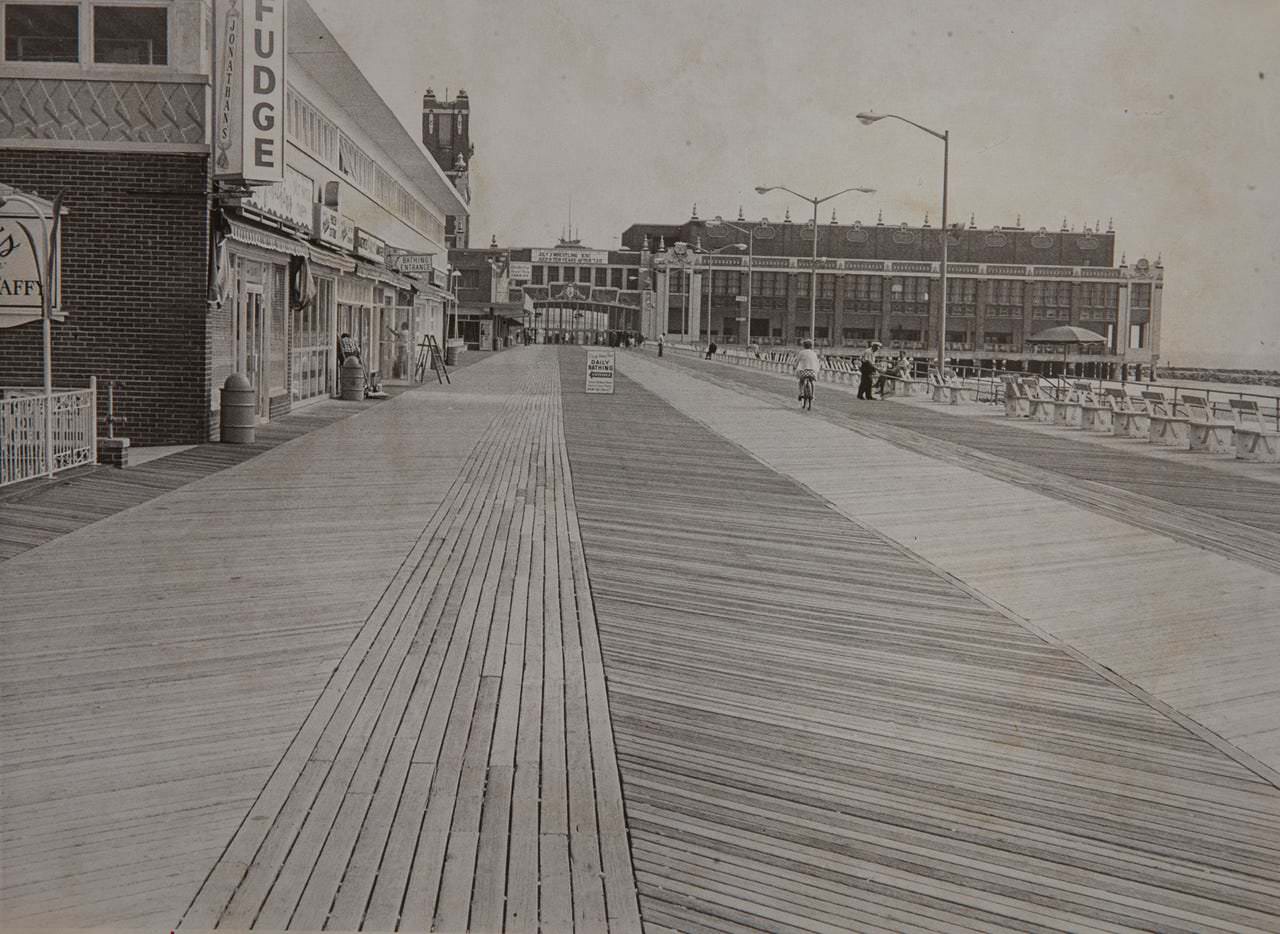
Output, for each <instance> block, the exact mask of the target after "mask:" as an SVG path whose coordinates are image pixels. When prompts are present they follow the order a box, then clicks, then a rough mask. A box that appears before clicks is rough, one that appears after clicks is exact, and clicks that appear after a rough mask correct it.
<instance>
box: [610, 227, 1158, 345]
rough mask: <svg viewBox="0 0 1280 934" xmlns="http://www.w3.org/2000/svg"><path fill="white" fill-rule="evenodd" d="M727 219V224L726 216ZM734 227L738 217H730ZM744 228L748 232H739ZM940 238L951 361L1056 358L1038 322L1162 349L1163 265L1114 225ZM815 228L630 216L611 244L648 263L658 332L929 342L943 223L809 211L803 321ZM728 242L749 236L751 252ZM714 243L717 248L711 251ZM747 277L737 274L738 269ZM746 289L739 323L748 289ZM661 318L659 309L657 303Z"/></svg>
mask: <svg viewBox="0 0 1280 934" xmlns="http://www.w3.org/2000/svg"><path fill="white" fill-rule="evenodd" d="M731 225H732V226H731ZM735 227H736V228H742V230H739V229H735ZM744 231H745V232H744ZM949 236H950V239H949V241H948V257H947V258H948V262H947V275H948V283H947V290H948V292H949V301H948V302H947V334H946V341H947V353H948V355H949V356H951V357H953V358H954V359H957V360H960V361H975V362H976V361H983V362H989V363H996V362H1000V361H1003V362H1004V363H1006V364H1019V365H1025V364H1029V363H1031V362H1033V361H1043V362H1053V361H1058V362H1060V361H1062V359H1063V356H1062V350H1061V348H1060V347H1048V346H1037V345H1035V344H1034V342H1032V341H1031V340H1030V338H1031V337H1033V336H1034V335H1035V334H1037V333H1040V332H1041V331H1044V330H1047V329H1048V328H1050V327H1053V326H1055V325H1064V324H1073V325H1078V326H1081V327H1084V328H1087V329H1089V330H1091V331H1095V332H1097V333H1099V334H1102V335H1103V336H1104V337H1106V338H1107V344H1106V349H1105V351H1103V352H1102V353H1100V354H1099V353H1092V352H1091V353H1089V354H1080V355H1072V356H1071V357H1070V359H1071V360H1073V361H1078V360H1080V359H1088V360H1090V361H1093V362H1097V363H1103V364H1106V365H1108V366H1111V367H1118V365H1119V364H1128V365H1130V366H1133V367H1137V366H1142V367H1144V368H1150V367H1152V366H1154V365H1155V364H1156V363H1157V362H1158V359H1159V346H1160V308H1161V296H1162V289H1163V276H1164V270H1163V266H1162V264H1161V263H1160V261H1159V260H1158V259H1157V260H1156V261H1155V262H1151V261H1149V260H1146V259H1139V260H1137V261H1136V262H1134V263H1133V264H1129V263H1128V262H1126V260H1125V258H1124V257H1123V255H1122V256H1121V259H1120V261H1119V263H1117V262H1116V258H1115V254H1116V250H1115V233H1114V230H1112V229H1108V230H1106V231H1102V230H1099V229H1096V225H1095V227H1086V228H1084V229H1082V230H1078V231H1077V230H1071V229H1068V228H1067V227H1066V225H1065V224H1064V225H1063V228H1062V229H1060V230H1056V231H1049V230H1046V229H1044V228H1041V229H1039V230H1027V229H1025V228H1023V227H1022V226H1021V223H1019V224H1017V225H1015V226H1012V227H993V228H990V229H979V228H978V227H977V226H976V225H975V224H974V223H973V222H972V219H971V221H970V224H969V226H968V227H967V228H953V229H952V230H951V231H950V234H949ZM813 237H814V228H813V224H812V223H811V222H808V223H793V222H792V221H791V220H790V218H789V217H788V218H787V219H785V220H783V221H782V222H781V223H779V222H772V223H771V222H769V221H768V220H767V219H764V220H756V221H749V220H746V219H744V218H743V217H742V216H741V212H740V213H739V217H738V218H737V219H736V220H734V221H731V222H729V223H728V224H723V223H722V224H716V223H714V222H713V223H711V224H708V223H707V221H706V220H703V219H699V218H698V217H697V212H696V209H695V211H694V214H693V216H692V217H691V218H690V219H689V220H688V221H686V222H684V223H682V224H634V225H632V226H631V227H629V228H627V230H626V231H625V232H624V233H623V235H622V245H623V247H624V248H630V249H633V250H636V251H639V253H640V255H641V256H642V257H644V258H645V262H646V263H648V264H650V265H651V266H652V268H653V272H654V281H655V286H654V287H655V290H656V293H657V303H658V307H659V309H662V310H663V311H665V320H662V321H661V323H660V326H661V328H662V329H663V330H664V331H665V332H666V333H667V334H669V335H675V336H677V337H680V336H687V337H688V338H689V339H691V340H706V338H707V334H706V321H707V314H706V308H707V306H708V303H709V306H710V311H711V313H710V339H711V340H714V341H716V342H717V343H719V344H735V343H736V344H742V343H744V342H745V341H746V339H747V337H748V335H749V336H750V340H751V341H754V342H756V343H759V344H766V345H767V344H788V345H789V344H795V343H796V342H798V341H800V340H802V339H804V338H807V337H813V338H814V340H815V342H816V343H817V344H818V345H819V346H821V347H826V348H830V349H831V351H832V352H838V351H839V349H840V348H842V347H850V348H860V347H863V346H865V345H866V343H867V342H868V341H871V340H879V341H881V342H882V344H883V345H884V346H885V347H886V348H888V349H893V350H897V349H902V350H906V351H908V352H909V353H911V354H912V355H914V356H917V357H923V356H929V357H932V356H934V355H936V353H937V332H938V318H939V314H940V310H941V296H940V295H939V294H938V285H937V284H938V276H939V271H940V270H939V265H940V264H939V262H938V257H939V255H940V252H941V245H942V242H941V231H940V230H939V229H938V228H935V227H930V226H928V224H927V223H926V224H925V225H921V226H915V227H913V226H910V225H907V224H901V225H896V226H894V225H888V224H885V223H883V220H880V221H878V222H877V223H875V224H873V225H868V226H864V225H862V224H861V223H854V224H838V223H835V220H834V217H833V219H832V222H831V223H829V224H820V225H819V226H818V230H817V237H818V250H817V252H818V261H817V264H818V277H817V300H816V306H817V314H816V325H817V326H816V328H815V333H814V334H812V335H810V334H809V321H810V296H809V289H810V284H811V280H812V268H813V260H812V253H813ZM734 243H744V244H748V245H749V246H751V247H753V249H752V254H751V258H750V259H751V262H750V265H748V256H747V255H746V253H745V252H740V251H737V250H724V249H723V248H725V247H728V246H730V245H731V244H734ZM716 250H721V252H714V251H716ZM748 275H750V276H751V280H750V285H748V280H747V276H748ZM748 292H750V299H751V300H750V305H751V313H750V325H749V330H748V323H747V320H746V319H747V317H748V315H747V312H746V305H747V302H746V300H745V299H746V297H747V295H748ZM660 317H662V313H661V312H660Z"/></svg>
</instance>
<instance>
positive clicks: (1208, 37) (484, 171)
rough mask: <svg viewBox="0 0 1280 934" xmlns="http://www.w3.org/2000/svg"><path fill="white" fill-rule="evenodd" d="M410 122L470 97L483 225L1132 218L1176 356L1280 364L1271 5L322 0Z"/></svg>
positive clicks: (583, 230) (525, 236)
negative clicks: (945, 192) (886, 117)
mask: <svg viewBox="0 0 1280 934" xmlns="http://www.w3.org/2000/svg"><path fill="white" fill-rule="evenodd" d="M310 2H311V4H312V6H313V7H314V8H315V9H316V11H317V12H318V13H319V14H320V16H321V18H322V19H324V20H325V22H327V23H328V24H329V25H330V26H331V28H332V29H333V31H334V34H335V36H336V37H337V38H338V41H339V42H341V43H342V45H343V46H344V47H345V48H346V49H347V51H348V53H349V54H350V55H351V57H352V58H353V59H354V60H355V62H356V63H357V64H358V65H359V66H360V67H361V68H362V69H363V70H364V71H365V73H366V75H367V76H368V77H369V79H370V81H371V83H372V84H373V85H374V87H376V88H377V89H378V90H379V92H380V93H381V94H382V95H383V97H384V98H385V99H386V100H387V101H388V103H389V104H390V105H391V107H392V108H393V109H394V110H395V111H396V112H397V113H398V114H399V115H400V117H401V119H402V120H403V121H404V122H405V124H406V125H407V126H408V127H410V128H411V129H412V130H413V131H414V132H415V134H416V133H419V132H420V125H421V101H422V93H423V91H425V90H426V88H427V87H428V86H430V87H432V88H433V89H434V90H435V92H436V94H437V96H443V95H444V93H445V91H446V89H447V90H448V92H449V95H450V96H452V95H453V94H454V93H455V92H456V91H457V90H458V89H459V88H465V90H466V91H467V94H468V96H469V97H470V101H471V137H472V142H473V144H474V145H475V157H474V159H473V161H472V164H471V180H472V189H473V200H472V231H471V244H472V245H473V246H484V245H487V244H488V243H489V240H490V237H491V236H496V237H497V239H498V243H499V244H500V245H504V246H549V245H553V244H554V243H555V241H556V239H557V238H558V237H559V236H560V235H561V233H562V232H563V231H564V229H565V227H566V226H567V225H568V223H569V216H570V210H572V219H573V226H574V227H575V228H576V229H577V231H578V233H579V236H580V237H581V239H582V240H583V242H584V244H586V245H589V246H595V247H599V248H609V247H616V246H617V244H618V238H619V237H620V235H621V234H622V232H623V230H625V229H626V228H627V227H628V226H629V225H631V224H633V223H638V222H650V223H681V222H683V221H684V220H686V219H687V218H688V217H689V216H690V212H691V211H692V208H693V205H694V204H696V205H697V209H698V214H699V216H700V217H711V216H715V215H717V214H720V215H723V216H725V217H726V218H727V219H729V218H733V217H736V216H737V212H738V209H739V206H741V208H742V209H743V211H744V212H745V213H746V215H747V216H748V217H753V216H754V217H761V216H767V217H769V218H771V219H773V220H779V219H781V218H782V217H783V215H784V212H785V211H786V210H787V209H788V208H790V210H791V215H792V217H793V219H795V220H797V221H799V220H804V219H805V218H806V217H808V216H810V212H811V211H812V208H811V207H809V206H808V205H807V204H805V203H804V202H801V201H798V200H796V199H794V198H790V197H789V196H787V195H785V194H784V195H780V196H779V195H768V196H760V195H757V194H756V193H755V191H754V188H755V186H757V185H786V186H787V187H789V188H793V189H795V190H796V191H799V192H802V193H804V194H807V195H810V196H816V197H821V196H824V195H827V194H830V193H832V192H835V191H839V190H840V189H842V188H847V187H850V186H863V187H872V188H875V189H877V192H876V193H875V194H873V195H863V194H856V193H854V194H848V195H844V196H842V197H840V198H838V199H836V200H835V201H833V202H830V203H829V204H827V205H824V206H823V208H822V214H821V220H822V221H824V222H825V221H827V220H829V219H830V216H831V213H830V212H831V208H834V209H835V211H836V215H837V218H838V219H839V220H840V221H841V222H842V223H849V222H852V221H854V220H861V221H862V222H863V223H874V222H875V221H876V218H877V215H878V213H879V212H883V215H884V221H885V223H887V224H897V223H901V222H903V221H906V222H909V223H912V224H918V223H920V222H922V221H923V220H924V218H925V214H926V212H927V213H928V216H929V221H930V223H932V224H934V225H935V226H936V225H937V224H938V223H939V218H940V214H941V176H942V144H941V142H939V141H938V140H935V139H934V138H932V137H930V136H927V135H925V134H923V133H921V132H920V131H918V130H916V129H914V128H912V127H910V126H907V125H905V124H902V123H897V122H895V121H882V122H880V123H877V124H875V125H874V126H870V127H867V126H863V125H861V124H859V123H858V122H857V121H856V120H855V119H854V115H855V114H856V113H858V112H859V111H862V110H871V111H877V112H882V113H896V114H901V115H902V116H905V117H909V118H910V119H912V120H914V121H915V122H917V123H920V124H923V125H925V126H928V127H931V128H933V129H936V130H949V131H950V132H951V147H950V150H951V151H950V181H949V198H948V201H949V215H950V216H949V218H948V219H949V220H950V221H951V222H952V223H954V222H956V221H964V222H965V223H966V224H967V223H968V222H969V218H970V215H973V217H974V221H975V223H976V224H977V225H978V226H979V227H991V226H994V225H997V224H1000V225H1013V224H1014V223H1015V222H1016V220H1017V219H1018V217H1019V216H1020V217H1021V219H1022V223H1023V225H1024V226H1025V227H1027V228H1030V229H1037V228H1039V227H1046V228H1048V229H1049V230H1058V229H1059V228H1060V227H1061V226H1062V223H1063V220H1064V219H1065V220H1066V223H1067V225H1068V226H1069V227H1072V228H1074V229H1076V230H1080V229H1082V228H1083V227H1085V226H1089V227H1093V226H1094V225H1095V224H1097V223H1098V222H1101V225H1102V229H1103V230H1105V229H1106V228H1107V225H1108V224H1109V223H1114V227H1115V231H1116V248H1117V251H1118V252H1119V251H1123V252H1124V253H1125V254H1126V256H1127V259H1128V261H1129V263H1130V264H1132V263H1133V262H1134V261H1135V260H1137V259H1138V258H1139V257H1143V256H1145V257H1147V258H1148V259H1150V260H1151V261H1152V262H1154V261H1155V259H1156V258H1157V257H1160V258H1161V259H1162V261H1163V263H1164V268H1165V288H1164V306H1163V307H1164V319H1163V320H1164V332H1163V335H1162V346H1161V356H1162V358H1163V359H1164V361H1165V362H1167V363H1171V364H1181V365H1188V366H1197V365H1199V366H1236V367H1262V368H1267V369H1280V2H1278V0H1194V2H1191V0H1152V2H1146V0H1143V2H1138V0H1075V2H1071V3H1063V2H1042V0H1017V2H976V0H928V2H911V0H884V2H862V0H771V2H757V0H701V2H697V3H691V2H669V0H647V2H645V3H634V2H615V0H361V2H358V3H356V2H351V0H310Z"/></svg>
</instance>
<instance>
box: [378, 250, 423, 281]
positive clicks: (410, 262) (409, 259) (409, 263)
mask: <svg viewBox="0 0 1280 934" xmlns="http://www.w3.org/2000/svg"><path fill="white" fill-rule="evenodd" d="M431 256H432V254H430V253H391V254H389V255H388V256H387V265H388V266H389V267H390V268H392V269H394V270H396V271H397V272H401V273H403V274H404V275H406V276H429V275H431V270H432V269H433V268H434V264H433V263H432V261H431Z"/></svg>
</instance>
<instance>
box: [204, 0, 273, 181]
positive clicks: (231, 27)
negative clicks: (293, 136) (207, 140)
mask: <svg viewBox="0 0 1280 934" xmlns="http://www.w3.org/2000/svg"><path fill="white" fill-rule="evenodd" d="M286 3H287V0H219V3H218V16H217V29H216V35H217V48H216V52H217V97H216V99H215V101H214V108H215V110H216V114H215V121H214V125H215V134H216V135H215V138H214V152H213V159H214V169H213V171H214V177H215V178H218V179H225V180H235V181H241V182H245V183H246V184H250V185H267V184H272V183H276V182H283V181H284V157H285V145H284V106H285V104H284V101H285V17H284V11H285V5H286Z"/></svg>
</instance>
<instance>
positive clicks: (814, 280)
mask: <svg viewBox="0 0 1280 934" xmlns="http://www.w3.org/2000/svg"><path fill="white" fill-rule="evenodd" d="M771 191H785V192H787V193H789V194H793V195H795V196H796V197H797V198H799V199H800V200H801V201H808V202H809V203H810V204H812V205H813V268H812V270H811V272H812V275H811V276H810V279H809V339H810V340H813V341H815V342H816V340H817V334H818V205H820V204H822V203H823V202H824V201H830V200H831V199H832V198H838V197H840V196H841V195H843V194H847V193H848V192H851V191H857V192H861V193H862V194H864V195H870V194H875V189H874V188H845V189H843V190H842V191H837V192H836V193H835V194H833V195H827V196H826V197H825V198H811V197H809V196H808V195H802V194H800V192H798V191H792V190H791V189H790V188H788V187H787V186H786V185H773V186H765V185H757V186H756V194H758V195H765V194H768V193H769V192H771Z"/></svg>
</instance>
